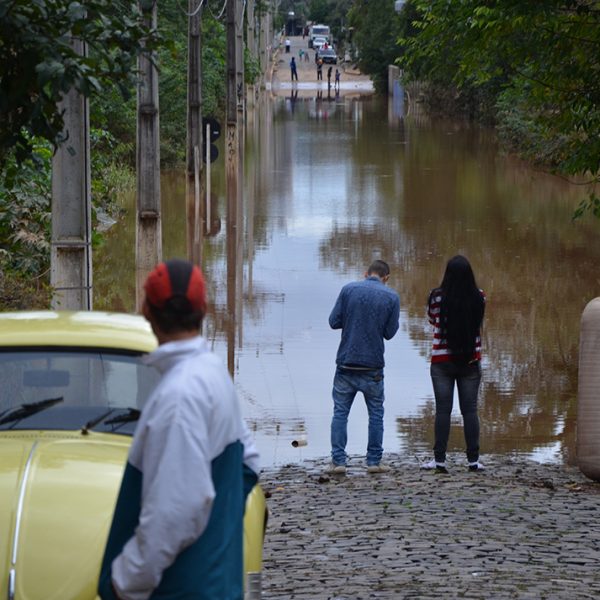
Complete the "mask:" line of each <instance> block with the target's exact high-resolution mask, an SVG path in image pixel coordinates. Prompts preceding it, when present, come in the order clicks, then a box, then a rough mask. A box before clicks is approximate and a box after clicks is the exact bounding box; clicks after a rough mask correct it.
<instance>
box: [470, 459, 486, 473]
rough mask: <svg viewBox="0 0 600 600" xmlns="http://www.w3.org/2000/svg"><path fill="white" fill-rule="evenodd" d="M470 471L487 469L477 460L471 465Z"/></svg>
mask: <svg viewBox="0 0 600 600" xmlns="http://www.w3.org/2000/svg"><path fill="white" fill-rule="evenodd" d="M469 471H485V467H484V466H483V465H482V464H481V463H480V462H479V461H478V460H477V461H475V462H470V463H469Z"/></svg>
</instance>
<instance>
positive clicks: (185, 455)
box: [99, 260, 258, 600]
mask: <svg viewBox="0 0 600 600" xmlns="http://www.w3.org/2000/svg"><path fill="white" fill-rule="evenodd" d="M144 289H145V292H146V297H145V301H144V306H143V313H144V316H145V317H146V318H147V319H148V321H149V322H150V325H151V326H152V330H153V331H154V333H155V335H156V337H157V339H158V343H159V347H158V348H157V349H156V350H155V351H154V352H152V353H151V354H149V355H148V356H147V357H146V362H147V363H148V364H150V365H153V366H154V367H156V368H157V369H158V370H159V371H160V373H161V379H160V381H159V383H158V385H157V387H156V389H155V390H154V391H153V393H152V395H151V396H150V398H149V399H148V401H147V403H146V405H145V407H144V409H143V412H142V414H141V417H140V420H139V422H138V425H137V428H136V432H135V436H134V438H133V442H132V445H131V449H130V452H129V457H128V461H127V466H126V468H125V473H124V475H123V481H122V484H121V490H120V492H119V497H118V499H117V504H116V507H115V513H114V516H113V522H112V526H111V530H110V534H109V538H108V542H107V546H106V551H105V555H104V559H103V563H102V568H101V573H100V583H99V593H100V596H101V598H103V600H108V599H110V600H114V599H115V598H116V599H120V600H146V599H147V598H152V599H157V600H158V599H165V600H166V599H170V598H186V599H188V600H204V599H206V600H208V599H210V600H215V599H217V598H218V599H219V600H241V598H242V596H243V585H242V580H243V556H242V541H243V540H242V538H243V523H242V521H243V514H244V501H245V496H244V487H245V486H246V485H247V484H248V480H247V479H246V481H244V487H243V478H244V475H245V476H246V477H247V476H248V473H249V471H248V470H246V471H245V472H244V473H243V462H246V464H247V465H248V466H249V467H250V468H251V470H252V471H253V472H254V474H255V473H258V464H257V460H258V456H257V454H256V452H255V450H254V447H253V445H252V444H251V442H250V438H249V434H248V430H247V429H246V427H245V426H244V424H243V421H242V417H241V413H240V406H239V401H238V398H237V395H236V392H235V389H234V386H233V382H232V380H231V377H230V376H229V373H228V372H227V370H226V368H225V367H224V365H223V364H222V362H221V361H220V360H219V359H218V358H217V356H216V355H215V354H213V353H212V352H211V351H210V349H209V347H208V344H207V342H206V340H205V339H204V338H203V337H202V336H201V335H200V328H201V325H202V319H203V317H204V315H205V313H206V286H205V283H204V277H203V275H202V272H201V271H200V269H199V268H198V267H196V266H193V265H192V264H191V263H190V262H188V261H184V260H169V261H166V262H164V263H161V264H159V265H158V266H157V267H156V268H155V269H154V270H153V271H152V273H150V275H149V276H148V278H147V280H146V283H145V285H144ZM255 482H256V475H254V477H253V480H252V481H251V482H250V485H248V486H247V487H248V488H251V487H252V485H253V484H254V483H255Z"/></svg>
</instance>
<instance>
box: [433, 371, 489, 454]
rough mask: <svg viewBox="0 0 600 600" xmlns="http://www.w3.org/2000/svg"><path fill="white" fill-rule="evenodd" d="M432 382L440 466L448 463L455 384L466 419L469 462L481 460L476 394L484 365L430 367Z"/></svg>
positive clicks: (436, 445)
mask: <svg viewBox="0 0 600 600" xmlns="http://www.w3.org/2000/svg"><path fill="white" fill-rule="evenodd" d="M430 372H431V381H432V383H433V393H434V395H435V445H434V447H433V453H434V456H435V460H436V461H437V462H445V461H446V449H447V447H448V436H449V435H450V414H451V413H452V402H453V397H454V384H456V387H457V389H458V402H459V405H460V412H461V414H462V417H463V428H464V433H465V443H466V445H467V460H468V461H469V462H476V461H477V460H479V417H478V415H477V393H478V391H479V384H480V383H481V365H480V364H479V362H475V363H470V364H467V363H459V362H456V363H455V362H442V363H431V371H430Z"/></svg>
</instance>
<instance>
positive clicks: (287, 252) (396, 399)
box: [94, 87, 600, 466]
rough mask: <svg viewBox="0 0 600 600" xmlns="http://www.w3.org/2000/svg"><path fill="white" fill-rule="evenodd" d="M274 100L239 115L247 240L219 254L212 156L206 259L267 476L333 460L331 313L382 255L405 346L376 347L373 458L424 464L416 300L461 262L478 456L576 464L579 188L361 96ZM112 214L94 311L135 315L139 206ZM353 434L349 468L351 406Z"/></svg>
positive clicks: (598, 279) (178, 240) (596, 272)
mask: <svg viewBox="0 0 600 600" xmlns="http://www.w3.org/2000/svg"><path fill="white" fill-rule="evenodd" d="M280 93H281V94H282V95H281V96H278V97H273V98H272V99H269V100H268V101H264V102H262V103H261V105H260V107H259V108H258V109H257V113H256V114H255V115H251V117H252V118H251V119H250V123H249V125H248V129H247V132H246V162H245V169H246V181H245V185H244V207H243V218H240V220H239V227H238V229H239V232H240V236H241V237H240V239H239V240H238V243H237V244H233V245H230V248H229V252H228V251H227V250H228V249H227V240H226V232H227V226H226V225H227V223H226V211H225V205H226V203H225V185H224V176H223V159H222V158H219V160H218V161H217V162H216V163H214V165H213V169H214V170H213V175H212V180H213V201H212V203H211V232H210V236H209V237H208V238H207V240H206V242H205V247H204V260H203V268H204V270H205V272H206V276H207V279H208V282H209V289H210V290H211V294H212V297H211V300H212V307H211V312H210V314H209V316H208V318H207V320H206V323H205V327H204V333H205V335H206V337H207V338H208V339H209V340H210V341H211V343H212V344H213V347H214V349H215V351H216V352H217V353H218V354H219V355H221V356H222V357H223V360H224V361H226V362H228V364H229V365H230V367H231V368H232V370H233V374H234V378H235V382H236V385H237V387H238V390H239V393H240V396H241V398H242V401H243V405H244V412H245V416H246V417H247V421H248V423H249V425H250V427H251V429H252V430H253V431H254V432H255V436H256V438H255V439H256V442H257V445H258V447H259V450H260V452H261V455H262V460H263V464H264V465H265V466H269V465H279V464H283V463H288V462H296V461H299V460H302V459H305V458H315V457H323V456H326V455H328V453H329V449H330V446H329V425H330V419H331V412H332V401H331V384H332V380H333V374H334V365H335V355H336V351H337V346H338V342H339V337H340V333H339V331H332V330H331V329H329V326H328V316H329V313H330V311H331V308H332V307H333V304H334V302H335V300H336V297H337V294H338V292H339V290H340V288H341V287H342V286H343V285H344V284H345V283H347V282H349V281H351V280H355V279H359V278H361V277H362V275H363V273H364V271H365V269H366V267H367V266H368V264H369V263H370V262H371V261H372V260H373V259H374V258H381V259H383V260H386V261H387V262H388V263H389V264H390V266H391V270H392V273H391V278H390V282H389V283H390V285H391V286H392V287H393V288H395V289H396V290H397V291H398V292H399V294H400V301H401V315H400V330H399V332H398V334H397V335H396V336H395V337H394V338H393V340H391V341H390V342H388V343H387V344H386V371H385V386H386V402H385V410H386V413H385V435H384V449H385V450H386V451H389V452H396V453H400V454H405V455H407V456H410V457H413V456H415V455H417V456H419V457H421V458H425V457H429V455H430V449H431V446H432V443H433V416H434V403H433V393H432V389H431V381H430V378H429V364H428V352H429V346H430V330H429V326H428V324H427V321H426V318H425V303H426V300H427V296H428V293H429V290H430V289H431V288H432V287H435V286H436V285H438V284H439V283H440V280H441V277H442V274H443V270H444V267H445V263H446V261H447V259H448V258H450V257H451V256H453V255H454V254H457V253H462V254H465V255H466V256H467V257H468V258H469V260H470V261H471V263H472V265H473V268H474V271H475V275H476V277H477V280H478V284H479V285H480V287H482V288H483V289H484V290H485V291H486V294H487V297H488V305H487V311H486V319H485V322H484V331H483V352H484V359H483V373H484V379H483V384H482V389H481V393H480V418H481V447H482V454H483V459H484V460H485V454H486V452H490V453H492V452H493V453H500V454H502V453H509V454H513V453H514V454H519V455H522V456H524V457H528V458H533V459H535V460H540V461H554V462H567V463H568V462H572V461H573V459H574V449H575V416H576V410H575V409H576V391H577V354H578V343H579V318H580V315H581V312H582V310H583V308H584V307H585V305H586V303H587V302H588V301H589V300H591V299H592V298H594V297H595V296H598V295H600V292H599V290H600V268H599V267H598V265H599V264H600V244H598V235H599V234H598V224H597V223H594V222H593V221H592V220H590V221H585V222H581V223H580V222H578V223H576V224H573V223H572V222H571V220H570V218H571V214H572V212H573V210H574V209H575V207H576V206H577V204H578V202H579V200H580V199H582V198H583V197H584V195H585V190H584V189H583V188H582V187H577V186H574V185H569V184H568V183H566V182H564V181H562V180H561V179H559V178H557V177H552V176H550V175H547V174H544V173H542V172H538V171H535V170H534V169H532V168H531V167H528V166H526V165H524V164H522V163H520V162H518V161H516V160H514V159H512V158H510V157H506V156H503V155H501V154H500V153H499V151H498V149H497V147H496V146H495V145H494V143H493V140H492V138H491V136H490V135H489V134H488V133H487V132H485V131H483V130H481V129H478V128H475V127H469V126H468V125H460V124H456V123H451V122H431V121H429V120H427V119H426V118H422V117H419V118H417V116H416V115H409V118H408V119H406V120H405V121H399V120H397V119H394V118H391V117H390V118H388V107H387V104H386V103H384V102H381V101H380V100H377V99H376V98H375V97H373V96H370V95H366V96H363V97H361V96H360V95H359V94H360V92H359V91H356V92H352V91H345V90H342V93H341V94H339V95H338V96H337V97H336V96H335V95H333V96H332V95H331V94H329V95H328V90H327V88H326V87H325V89H324V91H323V90H322V91H321V92H320V93H319V91H315V90H312V91H311V90H310V89H303V90H301V93H300V94H297V95H296V94H294V92H293V90H291V89H289V90H282V91H280ZM283 94H287V95H283ZM222 156H223V152H221V157H222ZM162 194H163V197H162V202H163V211H164V214H163V238H164V243H163V250H164V257H165V258H170V257H174V256H185V255H186V244H185V231H186V224H185V214H186V210H185V182H184V177H183V175H182V174H180V173H165V174H163V190H162ZM123 202H124V205H126V206H128V209H129V211H130V212H129V214H128V216H127V217H126V218H125V219H123V220H122V221H121V222H120V223H119V224H117V225H116V226H114V227H113V228H112V229H111V230H110V231H109V232H108V233H107V235H106V242H105V244H104V245H103V246H102V247H101V248H99V249H98V250H97V251H96V254H95V257H94V261H95V264H94V267H95V273H94V278H95V281H94V284H95V292H94V307H95V308H96V309H111V310H128V311H132V310H134V306H135V289H134V285H135V276H134V273H135V268H134V238H135V233H134V232H135V227H134V216H133V210H132V209H133V206H134V200H133V198H128V199H123ZM228 256H229V261H230V265H229V270H228V268H227V258H228ZM233 257H235V264H231V263H232V259H233ZM228 283H229V286H228ZM455 404H456V403H455ZM453 418H454V420H453V427H452V432H451V437H450V444H449V451H456V450H459V451H461V450H462V448H463V446H464V442H463V439H462V424H461V420H460V413H459V412H458V406H456V405H455V409H454V413H453ZM348 437H349V443H348V451H349V453H350V454H352V455H359V456H361V457H362V456H364V454H365V448H366V442H367V414H366V409H365V406H364V402H363V400H362V397H357V400H356V402H355V405H354V407H353V410H352V413H351V415H350V421H349V426H348ZM294 440H301V441H302V442H304V441H306V445H300V446H299V447H293V446H292V441H294ZM415 460H416V458H415Z"/></svg>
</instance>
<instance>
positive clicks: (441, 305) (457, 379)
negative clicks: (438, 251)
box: [421, 255, 485, 473]
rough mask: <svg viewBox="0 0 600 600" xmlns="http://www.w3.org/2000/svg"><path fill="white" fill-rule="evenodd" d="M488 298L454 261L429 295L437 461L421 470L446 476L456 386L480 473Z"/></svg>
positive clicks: (470, 452) (471, 459)
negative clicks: (479, 400)
mask: <svg viewBox="0 0 600 600" xmlns="http://www.w3.org/2000/svg"><path fill="white" fill-rule="evenodd" d="M484 312H485V294H484V293H483V291H482V290H480V289H479V288H478V287H477V284H476V283H475V276H474V274H473V269H472V268H471V265H470V264H469V261H468V260H467V259H466V258H465V257H464V256H460V255H458V256H455V257H453V258H451V259H450V260H449V261H448V263H447V265H446V271H445V273H444V278H443V279H442V283H441V284H440V286H439V287H437V288H435V289H433V290H432V291H431V293H430V294H429V300H428V302H427V315H428V317H429V322H430V323H431V325H432V326H433V348H432V351H431V381H432V383H433V393H434V395H435V444H434V446H433V454H434V458H433V460H431V461H430V462H428V463H425V464H424V465H421V468H422V469H431V470H433V469H435V470H437V471H438V472H441V473H447V472H448V471H447V469H446V449H447V447H448V437H449V434H450V415H451V413H452V402H453V397H454V386H455V385H456V388H457V390H458V402H459V405H460V412H461V414H462V417H463V429H464V435H465V442H466V446H467V461H468V463H469V470H470V471H481V470H483V469H484V466H483V465H482V464H481V463H480V462H479V417H478V415H477V394H478V391H479V384H480V382H481V365H480V361H481V332H480V329H481V324H482V322H483V315H484Z"/></svg>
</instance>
